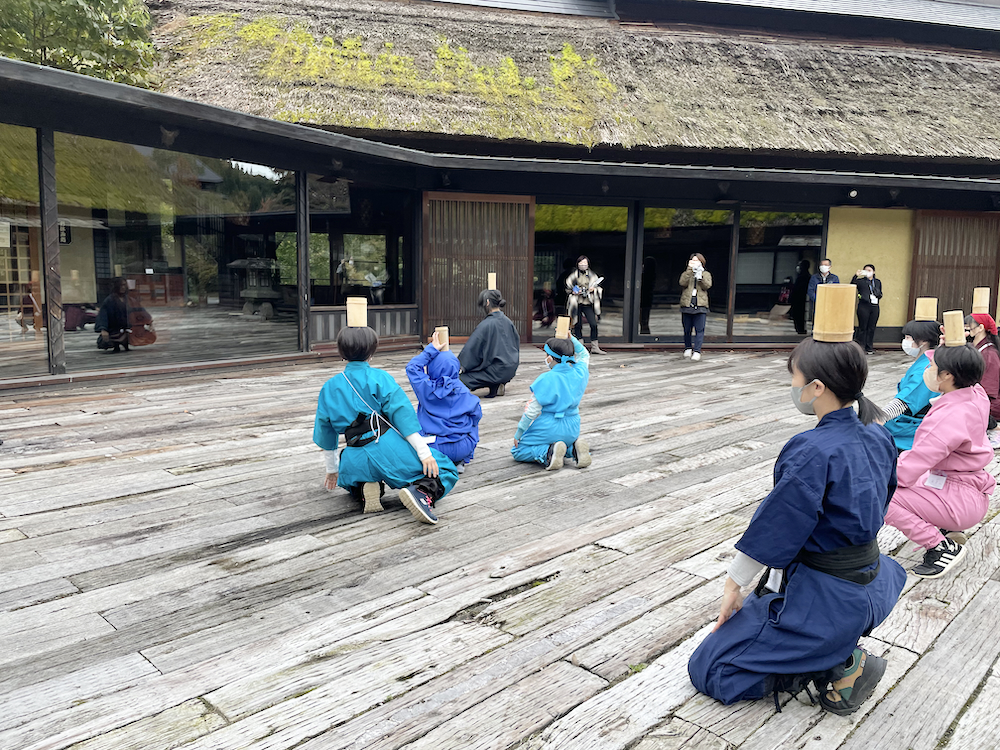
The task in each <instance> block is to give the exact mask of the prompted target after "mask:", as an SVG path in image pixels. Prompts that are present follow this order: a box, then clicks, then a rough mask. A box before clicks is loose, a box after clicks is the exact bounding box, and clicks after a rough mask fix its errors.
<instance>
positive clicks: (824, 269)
mask: <svg viewBox="0 0 1000 750" xmlns="http://www.w3.org/2000/svg"><path fill="white" fill-rule="evenodd" d="M819 272H820V273H830V266H820V267H819Z"/></svg>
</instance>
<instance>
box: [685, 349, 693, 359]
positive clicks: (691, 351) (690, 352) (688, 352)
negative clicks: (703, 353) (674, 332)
mask: <svg viewBox="0 0 1000 750" xmlns="http://www.w3.org/2000/svg"><path fill="white" fill-rule="evenodd" d="M692 354H694V350H693V349H685V350H684V359H691V355H692Z"/></svg>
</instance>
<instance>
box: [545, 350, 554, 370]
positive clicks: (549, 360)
mask: <svg viewBox="0 0 1000 750" xmlns="http://www.w3.org/2000/svg"><path fill="white" fill-rule="evenodd" d="M545 366H546V367H548V368H549V369H550V370H551V369H552V368H553V367H555V366H556V361H555V360H554V359H552V357H550V356H549V355H547V354H546V355H545Z"/></svg>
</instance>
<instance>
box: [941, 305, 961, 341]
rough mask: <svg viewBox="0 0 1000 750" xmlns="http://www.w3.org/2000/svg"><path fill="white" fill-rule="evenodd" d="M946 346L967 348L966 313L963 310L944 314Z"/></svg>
mask: <svg viewBox="0 0 1000 750" xmlns="http://www.w3.org/2000/svg"><path fill="white" fill-rule="evenodd" d="M944 345H945V346H965V313H964V312H962V311H961V310H949V311H948V312H946V313H945V314H944Z"/></svg>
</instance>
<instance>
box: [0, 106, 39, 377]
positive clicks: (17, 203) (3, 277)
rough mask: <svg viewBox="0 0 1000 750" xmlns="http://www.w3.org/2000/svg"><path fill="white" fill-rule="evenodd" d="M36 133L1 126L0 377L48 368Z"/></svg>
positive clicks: (25, 374)
mask: <svg viewBox="0 0 1000 750" xmlns="http://www.w3.org/2000/svg"><path fill="white" fill-rule="evenodd" d="M36 153H37V151H36V142H35V131H34V130H33V129H31V128H20V127H16V126H14V125H3V124H0V378H17V377H23V376H28V375H43V374H45V373H47V372H48V368H49V362H48V344H47V332H46V329H47V326H46V320H45V316H46V314H47V308H46V304H45V288H44V274H43V273H42V268H43V264H42V236H41V221H40V218H39V202H38V158H37V156H36Z"/></svg>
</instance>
